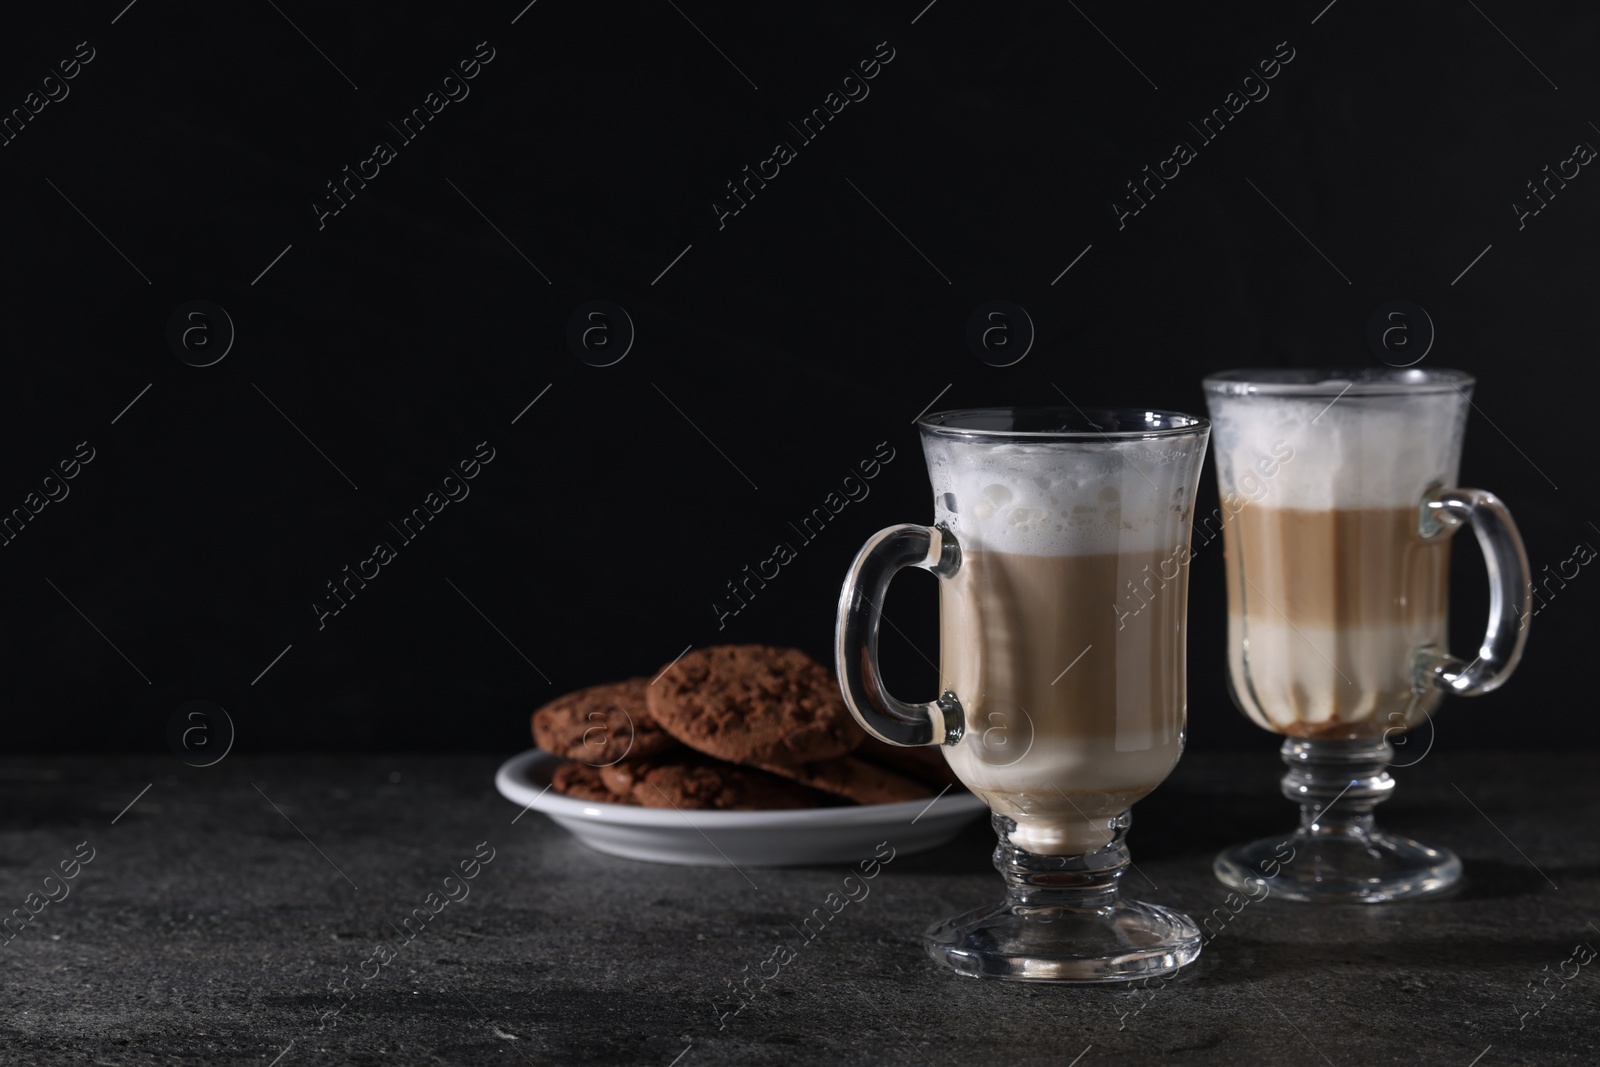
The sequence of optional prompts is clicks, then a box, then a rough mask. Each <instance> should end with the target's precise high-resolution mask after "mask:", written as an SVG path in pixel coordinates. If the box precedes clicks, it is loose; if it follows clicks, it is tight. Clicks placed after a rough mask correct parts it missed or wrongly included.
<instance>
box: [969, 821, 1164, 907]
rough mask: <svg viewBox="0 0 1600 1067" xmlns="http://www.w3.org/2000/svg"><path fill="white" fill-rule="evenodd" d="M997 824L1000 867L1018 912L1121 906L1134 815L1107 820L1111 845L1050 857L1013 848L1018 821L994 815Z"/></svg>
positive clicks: (997, 863)
mask: <svg viewBox="0 0 1600 1067" xmlns="http://www.w3.org/2000/svg"><path fill="white" fill-rule="evenodd" d="M991 821H992V822H993V824H994V831H995V835H996V837H997V838H998V840H997V843H996V844H995V848H994V866H995V870H997V871H999V872H1000V875H1001V877H1002V878H1004V879H1005V881H1006V899H1007V903H1008V904H1009V905H1010V906H1011V907H1012V908H1013V909H1019V910H1021V909H1025V910H1030V911H1031V910H1033V909H1038V908H1071V909H1081V910H1087V911H1096V910H1099V909H1102V908H1109V907H1112V906H1113V905H1115V904H1116V903H1117V901H1118V897H1119V894H1120V889H1119V883H1120V882H1121V880H1122V875H1123V872H1124V871H1126V870H1127V869H1128V863H1129V856H1128V846H1127V843H1126V839H1127V835H1128V827H1129V825H1131V824H1132V822H1133V815H1132V814H1131V813H1130V812H1123V813H1122V814H1121V815H1118V816H1117V817H1116V818H1114V819H1107V820H1104V823H1103V825H1104V826H1105V827H1106V832H1107V833H1108V835H1109V837H1108V839H1107V841H1106V843H1105V844H1104V845H1103V846H1101V847H1100V848H1097V849H1095V850H1094V851H1093V852H1086V853H1083V854H1082V855H1077V856H1045V855H1040V854H1039V853H1036V852H1029V851H1028V850H1026V849H1023V848H1019V847H1017V846H1016V845H1014V844H1012V843H1011V836H1010V832H1011V831H1012V830H1014V829H1016V825H1017V824H1016V823H1015V822H1013V821H1012V820H1011V819H1010V818H1009V817H1007V816H1005V815H992V816H991Z"/></svg>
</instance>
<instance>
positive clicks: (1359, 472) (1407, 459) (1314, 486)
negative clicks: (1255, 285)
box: [1207, 384, 1468, 510]
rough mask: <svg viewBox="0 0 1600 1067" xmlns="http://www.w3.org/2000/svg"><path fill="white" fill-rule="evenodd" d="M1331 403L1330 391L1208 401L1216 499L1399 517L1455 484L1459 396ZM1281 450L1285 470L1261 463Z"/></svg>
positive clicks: (1462, 408)
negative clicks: (1386, 510) (1392, 512)
mask: <svg viewBox="0 0 1600 1067" xmlns="http://www.w3.org/2000/svg"><path fill="white" fill-rule="evenodd" d="M1337 393H1338V387H1337V384H1335V386H1334V388H1333V390H1332V392H1330V393H1329V394H1328V395H1327V396H1308V397H1289V396H1270V397H1264V396H1259V395H1256V396H1244V397H1240V396H1226V395H1221V394H1218V393H1215V392H1213V393H1211V394H1209V395H1208V397H1207V401H1208V403H1209V405H1210V409H1211V421H1212V429H1213V439H1214V440H1215V442H1216V456H1217V470H1218V476H1219V478H1220V480H1221V483H1222V491H1223V493H1224V494H1225V495H1228V496H1233V497H1242V498H1245V499H1249V500H1253V501H1256V502H1257V503H1258V504H1259V505H1260V506H1262V507H1276V508H1301V509H1308V510H1319V509H1326V508H1370V507H1399V506H1403V505H1415V504H1416V503H1418V502H1419V501H1420V500H1421V499H1422V496H1423V494H1424V493H1426V492H1427V491H1428V489H1429V488H1430V487H1431V486H1433V485H1447V486H1449V485H1454V484H1455V482H1456V472H1457V467H1458V465H1459V460H1460V456H1461V435H1462V432H1463V429H1464V423H1465V421H1466V420H1465V418H1464V416H1465V413H1466V408H1467V403H1468V401H1467V397H1466V396H1465V395H1464V394H1462V393H1459V392H1456V391H1453V390H1452V391H1449V392H1442V393H1441V392H1434V393H1423V392H1416V393H1408V394H1403V395H1398V396H1362V395H1359V394H1350V395H1347V396H1343V397H1339V398H1338V399H1335V395H1336V394H1337ZM1285 443H1287V445H1288V446H1289V447H1290V448H1292V449H1293V458H1292V459H1291V460H1289V461H1287V462H1284V463H1282V464H1281V465H1278V464H1271V463H1266V464H1263V463H1262V460H1263V457H1273V456H1275V455H1276V456H1279V457H1281V456H1282V454H1283V445H1284V444H1285ZM1269 469H1270V470H1272V473H1271V474H1270V475H1269V476H1266V477H1262V474H1263V472H1265V471H1266V470H1269Z"/></svg>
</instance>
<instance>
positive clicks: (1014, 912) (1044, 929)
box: [922, 899, 1200, 983]
mask: <svg viewBox="0 0 1600 1067" xmlns="http://www.w3.org/2000/svg"><path fill="white" fill-rule="evenodd" d="M922 943H923V945H924V946H925V947H926V948H927V950H928V955H930V956H932V957H933V958H934V959H935V960H938V961H939V962H940V963H942V964H944V965H945V966H947V967H949V968H951V969H953V970H954V971H955V972H956V973H958V974H964V975H967V976H968V977H971V978H1006V979H1012V980H1017V981H1027V982H1076V983H1089V982H1125V981H1128V980H1129V979H1133V978H1145V977H1155V976H1158V975H1163V974H1170V973H1172V972H1173V971H1176V970H1177V969H1178V968H1179V967H1182V966H1183V965H1184V964H1186V963H1192V962H1193V961H1194V960H1195V959H1196V958H1197V957H1198V956H1199V955H1200V931H1199V929H1198V928H1197V927H1196V926H1195V924H1194V923H1193V922H1192V921H1191V920H1190V919H1189V917H1188V916H1186V915H1182V914H1180V913H1178V912H1176V911H1173V910H1171V909H1170V908H1163V907H1161V906H1159V905H1156V904H1141V903H1139V902H1137V901H1129V900H1121V899H1117V900H1114V901H1113V902H1112V903H1109V904H1107V905H1106V906H1104V907H1100V908H1067V907H1048V906H1029V905H1025V904H1018V903H1013V902H1010V901H1007V902H1004V903H1001V904H997V905H992V906H990V907H986V908H978V909H977V910H975V911H969V912H967V913H966V914H964V915H957V916H956V917H955V918H953V919H947V920H945V921H944V922H942V923H938V924H937V925H935V926H933V927H930V928H929V930H928V932H927V933H925V934H923V936H922Z"/></svg>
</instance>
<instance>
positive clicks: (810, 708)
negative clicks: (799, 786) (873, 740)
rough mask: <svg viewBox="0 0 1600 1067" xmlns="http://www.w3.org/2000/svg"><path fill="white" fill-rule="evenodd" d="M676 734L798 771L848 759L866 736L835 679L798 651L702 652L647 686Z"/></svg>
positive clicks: (660, 718)
mask: <svg viewBox="0 0 1600 1067" xmlns="http://www.w3.org/2000/svg"><path fill="white" fill-rule="evenodd" d="M645 692H646V699H647V702H648V704H649V708H650V714H651V715H652V716H654V718H655V720H656V722H657V723H659V724H660V725H661V728H662V729H664V730H666V731H667V732H668V733H669V734H671V735H672V736H673V737H676V738H677V739H678V740H679V741H682V742H683V743H684V744H686V745H688V746H689V747H690V748H694V749H697V750H699V751H701V752H704V753H706V754H708V755H712V756H716V757H718V758H720V759H725V760H729V761H731V762H734V763H777V764H782V765H784V766H792V765H794V764H798V763H807V762H810V761H812V760H824V759H836V758H837V757H839V756H843V755H846V754H848V753H849V752H850V751H851V750H852V749H853V748H855V747H856V745H858V744H860V742H861V739H862V737H863V736H864V735H863V734H862V732H861V730H860V729H859V728H858V727H857V726H856V725H855V722H854V721H853V720H852V719H851V718H850V712H849V711H848V710H847V709H846V708H845V706H844V698H843V697H841V696H840V695H839V685H838V683H837V682H836V681H834V678H833V674H832V673H831V672H830V671H828V670H827V669H826V668H825V667H823V666H822V665H821V664H819V663H818V662H817V661H816V660H814V659H812V658H811V657H810V656H808V655H806V654H805V653H804V652H801V651H800V650H799V649H794V648H770V647H767V646H765V645H713V646H712V647H710V648H700V649H695V650H694V651H693V652H690V653H688V654H686V655H685V656H683V657H682V658H681V659H679V660H678V661H677V662H676V663H674V664H672V666H671V667H669V668H668V669H667V670H666V671H665V672H664V673H663V674H662V675H661V676H660V677H659V678H657V679H656V680H655V681H654V682H652V683H651V684H650V685H649V686H648V687H647V688H646V691H645Z"/></svg>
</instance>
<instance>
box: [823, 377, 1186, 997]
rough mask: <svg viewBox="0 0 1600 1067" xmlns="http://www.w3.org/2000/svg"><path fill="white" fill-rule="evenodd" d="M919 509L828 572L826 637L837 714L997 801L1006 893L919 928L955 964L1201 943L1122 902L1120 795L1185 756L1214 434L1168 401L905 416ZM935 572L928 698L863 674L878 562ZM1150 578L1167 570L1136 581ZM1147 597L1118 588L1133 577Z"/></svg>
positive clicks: (997, 966)
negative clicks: (1201, 483)
mask: <svg viewBox="0 0 1600 1067" xmlns="http://www.w3.org/2000/svg"><path fill="white" fill-rule="evenodd" d="M918 426H919V429H920V430H921V433H922V447H923V452H924V454H925V455H926V458H927V461H928V472H929V479H930V481H931V482H932V483H933V501H934V512H935V518H936V524H935V525H933V526H915V525H903V526H892V527H890V528H889V529H887V530H882V531H880V532H879V533H878V534H876V535H875V536H874V537H873V538H872V539H871V540H869V541H868V542H867V544H866V546H865V547H864V548H862V550H861V552H860V554H859V555H857V556H856V559H855V563H854V564H853V565H852V566H851V568H850V574H849V576H848V577H847V578H846V579H845V583H844V591H843V593H842V595H841V596H840V599H839V618H838V629H837V631H836V635H835V636H836V641H835V651H836V655H837V659H838V668H839V679H840V685H841V688H842V689H843V690H844V698H845V701H846V703H847V704H848V705H849V707H850V710H851V712H852V713H853V714H854V715H855V717H856V719H857V720H858V721H859V722H860V723H861V725H862V726H864V727H865V728H866V729H867V731H868V732H869V733H871V734H873V735H874V736H876V737H878V738H880V739H882V740H884V741H887V742H889V743H891V744H896V745H941V746H943V752H944V755H945V758H946V759H947V760H948V761H949V763H950V766H951V768H953V769H954V771H955V773H956V775H957V776H958V777H959V778H960V779H961V781H962V782H963V783H965V784H966V786H967V787H968V788H969V789H971V790H972V791H973V792H974V793H976V794H977V795H978V796H980V797H982V798H983V799H984V800H985V801H986V802H987V803H988V804H989V807H990V810H991V811H992V813H993V823H994V828H995V832H996V833H997V834H998V835H999V844H998V846H997V847H996V849H995V853H994V865H995V867H997V868H998V869H999V871H1000V873H1001V875H1002V876H1003V877H1004V878H1005V883H1006V895H1005V898H1004V899H1003V900H1002V901H1001V902H1000V903H999V904H998V905H995V906H993V907H986V908H980V909H978V910H976V911H972V912H968V913H967V914H965V915H959V916H956V917H955V918H952V919H948V920H946V921H944V922H942V923H939V924H937V925H935V926H934V927H932V928H931V929H929V930H928V932H927V934H926V935H925V936H924V943H925V945H926V947H927V949H928V951H929V953H930V954H931V955H932V956H933V958H934V959H936V960H939V961H940V962H942V963H945V964H947V965H948V966H950V967H952V968H954V969H955V970H956V971H958V972H960V973H961V974H965V975H972V976H981V977H990V978H1013V979H1028V980H1035V981H1047V982H1113V981H1119V980H1126V979H1129V978H1134V977H1139V976H1150V975H1160V974H1165V973H1168V972H1171V971H1175V970H1177V969H1178V968H1179V967H1181V966H1183V965H1184V964H1186V963H1188V962H1190V961H1191V960H1193V959H1194V958H1195V957H1196V956H1198V955H1199V953H1200V934H1199V931H1198V930H1197V929H1196V927H1195V924H1194V923H1193V922H1191V921H1190V920H1189V919H1188V917H1186V916H1184V915H1180V914H1178V913H1177V912H1174V911H1171V910H1169V909H1167V908H1163V907H1159V906H1157V905H1153V904H1143V903H1138V902H1136V901H1131V900H1127V899H1124V898H1123V896H1122V895H1121V892H1120V889H1119V883H1120V880H1121V878H1122V875H1123V873H1124V871H1125V870H1126V869H1127V867H1128V865H1129V862H1130V861H1129V856H1128V849H1127V846H1126V845H1125V844H1124V835H1125V834H1126V833H1127V829H1128V824H1129V821H1130V819H1129V814H1128V811H1129V808H1131V807H1132V805H1133V802H1134V801H1136V800H1138V799H1140V798H1141V797H1143V796H1145V794H1147V793H1149V792H1150V791H1151V790H1153V789H1154V788H1155V787H1156V786H1157V785H1159V784H1161V781H1162V780H1163V779H1164V778H1166V776H1167V774H1168V773H1169V772H1170V771H1171V770H1172V768H1173V765H1174V764H1176V763H1177V761H1178V756H1179V754H1180V753H1181V752H1182V751H1183V738H1184V723H1185V718H1184V716H1185V708H1186V705H1185V696H1184V614H1185V609H1186V603H1187V589H1188V573H1187V569H1186V568H1184V567H1183V566H1181V563H1180V562H1179V561H1180V560H1185V561H1186V560H1187V554H1188V545H1189V532H1190V518H1191V512H1192V511H1193V508H1194V498H1195V487H1196V483H1197V480H1198V477H1199V473H1200V464H1201V461H1202V458H1203V457H1204V454H1205V447H1206V437H1207V434H1208V432H1209V427H1208V426H1207V424H1206V421H1205V420H1204V419H1199V418H1195V417H1193V416H1190V415H1181V414H1176V413H1173V412H1165V411H1145V410H1091V411H1084V412H1080V411H1079V410H1078V409H1076V408H1065V409H1057V408H1037V409H1030V408H984V409H974V410H964V411H946V412H941V413H938V414H934V415H928V416H926V417H925V418H923V419H921V420H920V421H919V423H918ZM904 567H920V568H922V569H924V570H929V571H932V572H933V573H934V574H936V575H938V577H939V579H940V581H939V629H940V641H939V646H940V647H939V655H940V666H939V675H940V696H939V697H938V698H937V699H935V700H933V701H930V702H928V703H925V704H911V703H906V702H904V701H901V700H897V699H896V698H895V697H894V696H892V695H891V694H890V693H889V691H888V690H887V689H886V688H885V686H884V682H883V678H882V675H881V673H880V672H879V669H878V626H879V623H880V621H881V620H882V618H883V615H882V605H883V597H884V593H885V592H886V591H887V589H888V586H889V582H890V580H891V579H892V578H893V577H894V575H895V573H896V572H897V571H899V570H901V569H902V568H904ZM1158 573H1166V574H1167V575H1168V579H1167V580H1166V581H1165V582H1164V583H1158V582H1154V581H1150V579H1151V576H1152V575H1154V574H1158ZM1147 583H1148V587H1149V588H1150V589H1157V588H1158V585H1159V591H1158V592H1157V593H1156V594H1155V595H1154V596H1153V597H1151V598H1149V599H1148V600H1144V599H1138V598H1132V597H1130V596H1128V594H1127V593H1126V592H1125V590H1126V589H1129V588H1132V587H1133V586H1135V585H1137V586H1139V587H1140V588H1141V589H1142V588H1145V587H1146V584H1147Z"/></svg>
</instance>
